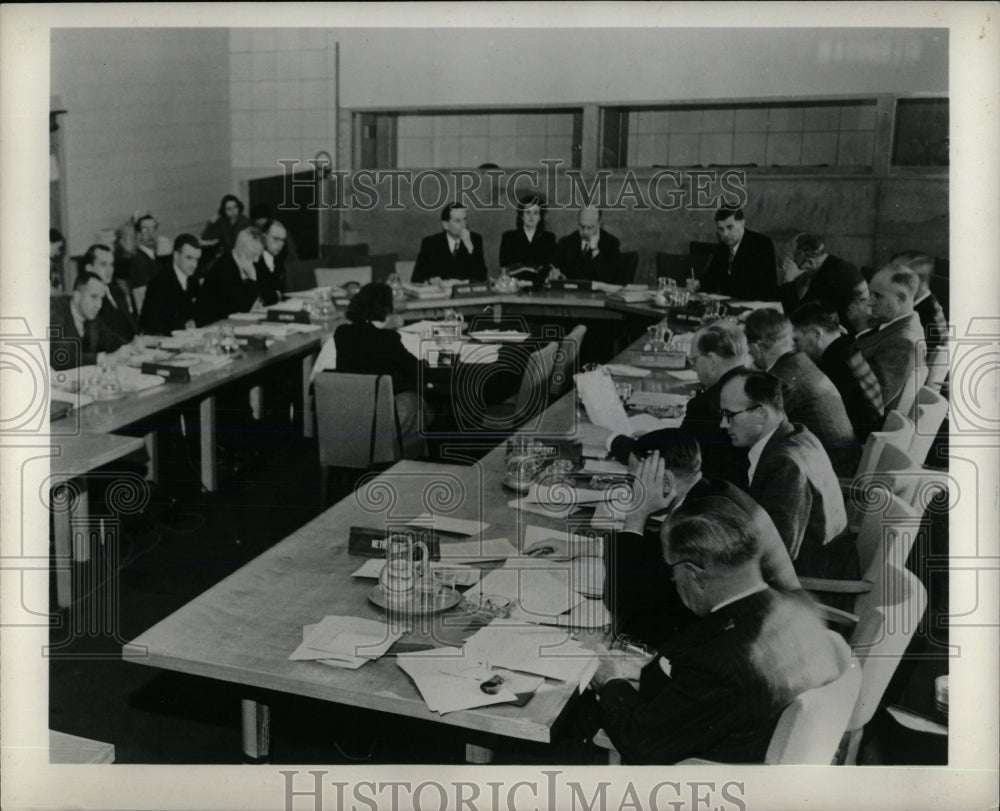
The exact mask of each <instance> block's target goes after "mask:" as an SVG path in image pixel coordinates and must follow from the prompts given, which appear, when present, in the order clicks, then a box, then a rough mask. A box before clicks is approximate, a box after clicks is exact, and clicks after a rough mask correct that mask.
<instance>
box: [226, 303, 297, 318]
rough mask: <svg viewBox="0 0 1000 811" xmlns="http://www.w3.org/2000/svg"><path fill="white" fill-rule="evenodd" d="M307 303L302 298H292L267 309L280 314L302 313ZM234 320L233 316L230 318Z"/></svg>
mask: <svg viewBox="0 0 1000 811" xmlns="http://www.w3.org/2000/svg"><path fill="white" fill-rule="evenodd" d="M305 305H306V303H305V301H303V300H302V299H300V298H290V299H286V300H285V301H279V302H278V303H277V304H272V305H271V306H270V307H268V308H267V309H269V310H274V311H275V312H279V313H298V312H302V308H303V307H305ZM230 318H232V316H230Z"/></svg>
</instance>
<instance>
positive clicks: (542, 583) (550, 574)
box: [464, 557, 584, 617]
mask: <svg viewBox="0 0 1000 811" xmlns="http://www.w3.org/2000/svg"><path fill="white" fill-rule="evenodd" d="M484 595H500V596H501V597H506V598H507V599H508V600H510V602H511V604H512V605H516V606H518V607H519V608H520V609H521V610H522V611H524V612H525V613H527V614H532V615H535V616H542V617H555V616H557V615H558V614H565V613H566V612H567V611H569V610H570V609H571V608H573V606H575V605H577V604H578V603H580V602H581V601H582V600H583V599H584V598H583V597H582V596H581V595H580V593H579V592H578V591H576V589H574V588H573V584H572V575H571V573H570V570H569V566H568V564H567V563H562V564H556V563H554V562H549V561H544V560H537V559H535V558H532V557H523V558H517V559H514V558H511V559H509V560H508V561H507V563H506V564H505V565H504V566H503V568H500V569H494V570H493V571H491V572H489V573H488V574H487V575H486V576H485V577H484V578H483V579H482V580H480V581H479V582H478V583H477V584H476V585H475V586H473V587H472V588H470V589H469V590H468V591H467V592H466V593H465V595H464V596H465V599H466V600H467V601H469V602H471V603H473V604H476V603H478V602H479V601H480V599H481V597H483V596H484Z"/></svg>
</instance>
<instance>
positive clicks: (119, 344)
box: [49, 272, 134, 370]
mask: <svg viewBox="0 0 1000 811" xmlns="http://www.w3.org/2000/svg"><path fill="white" fill-rule="evenodd" d="M107 292H108V286H107V285H106V284H105V283H104V281H103V280H102V279H101V278H100V277H98V276H96V275H94V274H93V273H87V272H83V273H80V274H79V275H78V276H77V277H76V280H75V281H74V283H73V293H72V295H70V296H57V297H53V298H51V299H50V300H49V324H50V325H51V326H52V327H53V328H54V329H55V330H56V331H57V332H58V334H59V337H61V338H62V340H56V341H55V342H54V343H51V344H50V347H49V348H50V349H51V350H52V352H51V358H50V362H51V364H52V368H53V369H56V370H62V369H73V368H76V367H77V366H88V365H90V364H95V363H96V364H103V363H105V362H106V361H107V362H111V363H118V362H120V361H123V360H125V359H126V358H128V356H129V355H131V354H132V352H133V351H134V348H133V347H132V345H131V344H126V343H124V342H123V341H122V339H121V337H120V336H118V335H116V334H115V333H114V332H112V331H111V329H110V328H109V327H108V326H107V325H106V324H105V323H104V322H103V321H102V320H101V319H100V318H98V314H99V313H100V311H101V305H102V304H103V302H104V297H105V296H106V295H107Z"/></svg>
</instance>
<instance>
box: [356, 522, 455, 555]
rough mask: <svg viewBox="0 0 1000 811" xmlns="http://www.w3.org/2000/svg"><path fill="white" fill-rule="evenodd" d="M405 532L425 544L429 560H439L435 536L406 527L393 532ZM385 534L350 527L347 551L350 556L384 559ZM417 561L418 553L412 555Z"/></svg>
mask: <svg viewBox="0 0 1000 811" xmlns="http://www.w3.org/2000/svg"><path fill="white" fill-rule="evenodd" d="M395 531H397V532H400V533H403V532H405V533H406V534H407V535H409V536H410V537H412V538H413V540H414V541H423V542H424V543H425V544H427V551H428V552H429V553H430V556H431V560H441V543H440V540H439V539H438V537H437V535H436V534H435V533H433V532H431V531H430V530H429V529H421V528H420V527H406V528H405V529H402V528H400V529H399V530H395ZM388 534H389V533H387V532H386V531H385V530H384V529H371V528H369V527H351V530H350V535H349V536H348V540H347V551H348V553H349V554H351V555H361V556H362V557H366V558H384V557H385V549H386V544H387V542H388V540H387V536H388ZM414 555H415V557H417V559H418V560H419V556H418V553H414Z"/></svg>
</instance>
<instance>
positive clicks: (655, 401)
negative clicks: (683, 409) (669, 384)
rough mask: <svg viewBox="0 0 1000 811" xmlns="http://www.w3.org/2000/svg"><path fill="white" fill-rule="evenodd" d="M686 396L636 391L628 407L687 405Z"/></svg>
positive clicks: (663, 392) (664, 392)
mask: <svg viewBox="0 0 1000 811" xmlns="http://www.w3.org/2000/svg"><path fill="white" fill-rule="evenodd" d="M687 402H688V396H687V395H686V394H673V393H671V392H668V391H636V392H633V393H632V396H631V397H630V398H629V405H633V406H636V407H637V408H643V407H649V408H667V407H668V406H684V405H687Z"/></svg>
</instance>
